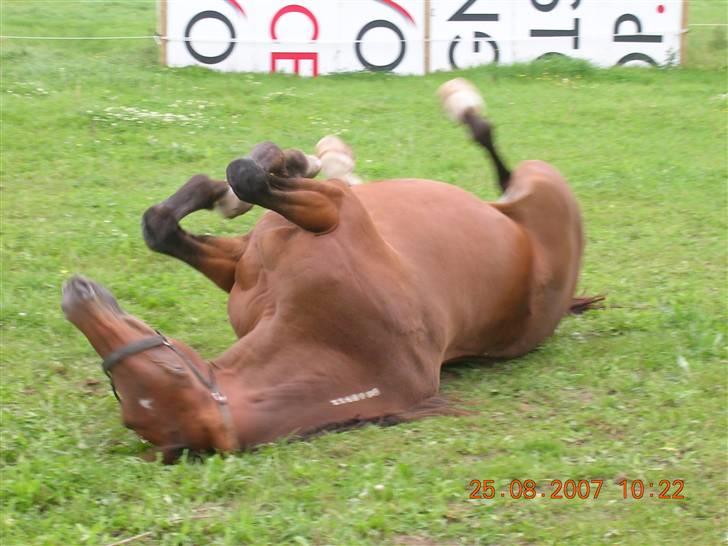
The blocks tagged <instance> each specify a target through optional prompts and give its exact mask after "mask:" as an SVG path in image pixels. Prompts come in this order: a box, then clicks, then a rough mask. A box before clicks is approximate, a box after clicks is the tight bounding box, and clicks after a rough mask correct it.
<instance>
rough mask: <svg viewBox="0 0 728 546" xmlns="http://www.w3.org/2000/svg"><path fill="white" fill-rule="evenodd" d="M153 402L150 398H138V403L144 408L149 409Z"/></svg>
mask: <svg viewBox="0 0 728 546" xmlns="http://www.w3.org/2000/svg"><path fill="white" fill-rule="evenodd" d="M153 404H154V400H152V399H151V398H140V399H139V405H140V406H141V407H143V408H144V409H145V410H151V409H152V405H153Z"/></svg>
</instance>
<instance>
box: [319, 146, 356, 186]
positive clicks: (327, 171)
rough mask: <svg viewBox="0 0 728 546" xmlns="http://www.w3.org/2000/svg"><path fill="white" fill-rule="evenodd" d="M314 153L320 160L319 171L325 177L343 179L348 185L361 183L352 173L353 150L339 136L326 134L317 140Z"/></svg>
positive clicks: (353, 162)
mask: <svg viewBox="0 0 728 546" xmlns="http://www.w3.org/2000/svg"><path fill="white" fill-rule="evenodd" d="M316 155H317V156H318V158H319V159H320V162H321V173H322V174H323V175H324V176H325V177H326V178H336V179H338V180H343V181H344V182H346V183H347V184H349V185H355V184H361V179H360V178H359V177H358V176H356V175H355V174H354V166H355V165H356V162H355V161H354V152H353V151H352V149H351V146H349V145H348V144H347V143H346V142H344V141H343V140H341V139H340V138H339V137H337V136H335V135H327V136H325V137H324V138H322V139H321V140H319V141H318V143H317V144H316Z"/></svg>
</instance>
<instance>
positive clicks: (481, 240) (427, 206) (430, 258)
mask: <svg viewBox="0 0 728 546" xmlns="http://www.w3.org/2000/svg"><path fill="white" fill-rule="evenodd" d="M379 184H381V185H383V186H384V185H385V184H386V185H389V184H388V183H379ZM376 186H377V184H372V185H371V186H370V187H372V188H375V187H376ZM397 186H398V188H397V190H398V192H397V193H399V194H400V195H396V196H392V195H391V193H392V191H391V189H392V188H389V190H390V191H388V192H387V193H388V194H389V198H388V199H376V198H375V197H374V196H370V195H365V196H363V198H362V196H361V195H360V199H362V202H364V203H365V206H366V208H367V209H368V210H369V212H370V214H371V216H372V218H373V220H374V222H375V224H376V225H377V228H378V230H379V232H380V233H381V235H382V237H383V238H384V239H385V240H386V241H387V242H388V243H389V244H390V245H391V246H392V247H393V248H394V249H395V250H396V251H397V252H398V253H399V254H400V255H401V256H402V257H403V258H404V260H405V261H406V262H407V263H408V264H409V267H410V269H411V271H412V277H413V278H414V279H415V284H416V289H417V292H418V293H419V294H420V298H421V300H422V301H423V303H424V306H423V307H424V308H425V309H426V312H427V313H429V315H430V318H429V320H431V321H436V322H439V323H440V329H441V330H443V331H444V336H443V339H444V340H445V346H444V347H443V360H449V359H452V358H457V357H460V356H466V355H482V354H486V353H487V354H491V355H494V356H496V355H498V354H499V352H500V351H502V350H504V349H506V348H507V347H508V346H509V345H511V344H512V343H513V342H514V340H516V339H517V338H518V336H519V335H521V334H522V328H523V324H524V322H525V320H526V317H527V315H528V296H529V278H530V271H531V249H530V244H529V241H528V238H527V236H526V234H525V232H524V231H523V230H522V229H521V228H520V226H518V225H517V224H516V223H515V222H513V221H512V220H511V219H510V218H508V217H506V216H505V215H503V214H502V213H500V212H499V211H497V210H495V209H494V208H493V207H491V206H490V205H489V204H487V203H486V202H484V201H481V200H480V199H478V198H477V197H475V196H473V195H471V194H469V193H467V192H465V191H463V190H460V189H459V188H456V187H454V186H450V185H447V184H441V183H436V182H428V181H421V180H416V181H401V182H399V183H398V184H397ZM372 193H374V192H372ZM405 204H406V205H405Z"/></svg>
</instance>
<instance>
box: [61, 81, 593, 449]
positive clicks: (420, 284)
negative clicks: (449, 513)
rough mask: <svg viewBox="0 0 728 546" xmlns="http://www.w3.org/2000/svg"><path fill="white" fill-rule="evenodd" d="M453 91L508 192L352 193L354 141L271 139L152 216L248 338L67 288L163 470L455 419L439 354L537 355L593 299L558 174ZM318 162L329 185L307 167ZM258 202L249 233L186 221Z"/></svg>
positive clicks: (149, 227)
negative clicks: (519, 157) (527, 155)
mask: <svg viewBox="0 0 728 546" xmlns="http://www.w3.org/2000/svg"><path fill="white" fill-rule="evenodd" d="M439 95H440V98H441V101H442V104H443V107H444V109H445V111H446V112H447V113H448V114H449V115H450V116H451V117H452V118H453V119H455V120H457V121H459V122H461V123H463V124H464V125H465V126H466V127H467V128H468V129H469V130H470V133H471V135H472V137H473V139H474V140H475V141H476V142H478V143H479V144H481V145H482V146H483V147H484V148H485V150H486V151H487V152H488V154H489V156H490V158H491V159H492V161H493V163H494V165H495V168H496V172H497V177H498V183H499V185H500V188H501V189H502V191H503V195H502V196H501V198H500V199H499V200H498V201H497V202H495V203H487V202H484V201H482V200H480V199H478V198H477V197H475V196H473V195H472V194H470V193H468V192H466V191H464V190H462V189H460V188H458V187H456V186H452V185H449V184H445V183H442V182H434V181H429V180H416V179H406V178H405V179H395V180H384V181H380V182H376V183H370V184H364V185H357V184H356V182H358V179H357V178H356V176H355V175H354V174H353V166H354V161H353V154H352V153H351V149H350V148H349V147H348V146H347V145H346V144H344V143H343V142H342V141H341V140H339V139H337V138H336V137H326V138H325V139H323V140H322V141H321V142H320V143H319V145H318V146H317V157H312V156H307V155H305V154H303V153H302V152H300V151H298V150H281V149H280V148H279V147H278V146H276V145H275V144H273V143H271V142H264V143H262V144H258V145H257V146H256V147H255V148H254V149H253V151H252V152H251V153H250V155H248V156H246V157H244V158H242V159H236V160H234V161H233V162H232V163H230V164H229V165H228V167H227V182H223V181H217V180H211V179H210V178H208V177H207V176H204V175H196V176H193V177H192V178H191V179H190V180H189V181H188V182H187V183H186V184H184V185H183V186H182V187H181V188H180V189H179V190H178V191H177V192H176V193H175V194H174V195H172V196H171V197H169V198H168V199H166V200H164V201H163V202H161V203H159V204H158V205H155V206H153V207H151V208H150V209H149V210H147V211H146V213H145V214H144V218H143V232H144V239H145V241H146V243H147V245H148V246H149V247H150V248H151V249H152V250H155V251H157V252H162V253H164V254H168V255H170V256H174V257H175V258H178V259H180V260H182V261H183V262H185V263H187V264H189V265H191V266H192V267H194V268H195V269H197V270H198V271H200V272H201V273H202V274H203V275H205V276H206V277H208V278H209V279H210V280H211V281H212V282H213V283H215V284H216V285H217V286H218V287H220V288H221V289H223V290H225V291H226V292H228V293H229V295H230V296H229V300H228V316H229V319H230V323H231V325H232V327H233V329H234V331H235V333H236V335H237V338H238V339H237V341H236V342H235V343H234V344H233V345H232V346H231V347H230V348H229V349H228V350H227V351H225V352H224V353H223V354H221V355H220V356H218V357H217V358H215V359H214V360H211V361H206V360H205V359H203V358H202V357H201V356H200V355H199V354H197V352H195V351H194V350H193V349H192V348H190V347H189V346H187V345H185V344H184V343H183V342H181V341H179V340H176V339H168V338H166V337H164V336H163V335H161V334H159V333H158V332H156V331H155V330H154V328H152V327H151V326H149V325H147V324H146V323H145V322H143V321H142V320H140V319H138V318H136V317H133V316H131V315H129V314H126V313H125V312H124V311H123V310H122V309H121V307H120V306H119V304H118V303H117V302H116V300H115V299H114V297H113V296H112V295H111V293H110V292H109V291H108V290H107V289H105V288H104V287H102V286H100V285H99V284H97V283H95V282H93V281H90V280H88V279H85V278H83V277H80V276H75V277H73V278H71V279H69V280H68V281H67V282H66V284H65V285H64V287H63V302H62V307H63V311H64V312H65V315H66V317H67V318H68V320H69V321H71V322H72V323H73V324H74V325H75V326H76V327H77V328H78V329H79V330H81V332H82V333H83V334H84V335H85V336H86V338H87V339H88V341H89V342H90V343H91V345H92V346H93V348H94V349H95V350H96V352H97V353H98V354H99V355H100V356H101V358H102V359H103V369H104V371H105V372H106V373H107V374H108V375H109V376H110V378H111V380H112V386H113V389H114V393H115V394H117V397H118V398H119V401H120V404H121V413H122V418H123V422H124V424H125V425H126V426H127V427H129V428H131V429H133V430H135V431H136V432H137V433H138V434H139V435H140V436H141V437H143V438H144V439H146V440H147V441H149V442H150V443H152V444H154V445H155V446H157V447H158V448H159V449H160V450H161V451H162V454H163V460H164V461H165V462H173V461H174V460H176V459H177V457H179V455H180V454H181V453H182V451H183V450H184V449H189V450H191V451H195V452H207V451H220V452H230V451H235V450H240V449H249V448H252V447H254V446H256V445H259V444H261V443H265V442H270V441H273V440H276V439H278V438H282V437H286V436H289V437H290V436H301V435H306V434H310V433H312V432H313V431H317V430H322V429H325V428H327V427H336V426H339V425H346V424H347V423H349V424H350V423H358V422H368V421H375V422H397V421H402V420H410V419H415V418H418V417H423V416H427V415H441V414H446V413H448V412H451V411H452V409H451V408H450V407H449V406H448V405H447V404H446V403H445V402H444V401H443V400H442V399H441V398H439V397H438V390H439V384H440V368H441V366H442V365H443V364H447V363H448V362H452V361H455V360H458V359H463V358H469V357H483V356H488V357H498V358H512V357H517V356H519V355H523V354H524V353H527V352H528V351H530V350H531V349H533V348H534V347H536V346H537V345H538V344H539V343H541V342H542V341H544V339H546V338H547V337H548V336H549V335H551V334H552V333H553V331H554V330H555V328H556V326H557V325H558V323H559V321H560V320H561V318H562V317H563V316H564V315H566V314H567V313H568V312H569V311H570V310H574V311H580V310H583V309H585V308H588V307H589V306H590V305H592V304H593V303H594V302H595V301H596V298H574V292H575V289H576V284H577V278H578V275H579V269H580V263H581V257H582V252H583V248H584V237H583V230H582V222H581V216H580V212H579V206H578V205H577V202H576V200H575V198H574V196H573V194H572V193H571V191H570V190H569V187H568V186H567V183H566V181H565V180H564V179H563V177H562V176H561V175H560V174H559V173H558V171H557V170H556V169H554V168H553V167H552V166H550V165H548V164H546V163H544V162H541V161H525V162H523V163H521V164H520V165H519V166H518V168H517V169H516V170H515V171H513V172H511V171H509V170H508V168H507V167H506V166H505V165H504V163H503V161H502V160H501V158H500V156H499V154H498V152H497V150H496V148H495V146H494V144H493V139H492V131H491V125H490V123H489V122H488V121H487V119H486V118H485V117H484V116H483V115H482V114H481V110H482V99H481V98H480V95H479V94H478V93H477V91H476V90H475V88H474V87H473V86H472V85H471V84H470V83H469V82H467V81H465V80H462V79H456V80H451V81H450V82H447V83H446V84H444V85H443V86H442V87H441V88H440V90H439ZM319 169H320V170H321V171H322V172H323V174H324V176H325V178H327V179H326V180H325V181H317V180H313V179H312V177H313V176H316V174H317V172H318V171H319ZM253 205H259V206H262V207H265V208H267V209H269V212H268V213H266V214H265V215H263V216H262V217H261V219H260V220H259V221H258V223H257V224H256V226H255V227H254V228H253V229H252V230H251V231H250V232H249V233H247V234H245V235H241V236H238V237H212V236H199V235H193V234H191V233H188V232H186V231H185V230H183V229H182V228H181V227H180V225H179V222H180V220H182V218H184V217H185V216H187V215H188V214H190V213H192V212H195V211H197V210H200V209H212V208H218V209H219V210H220V211H221V212H222V213H223V214H224V215H225V216H227V217H234V216H237V215H240V214H244V213H245V212H247V211H248V210H249V209H250V208H251V207H252V206H253ZM434 217H437V221H436V222H435V221H433V218H434Z"/></svg>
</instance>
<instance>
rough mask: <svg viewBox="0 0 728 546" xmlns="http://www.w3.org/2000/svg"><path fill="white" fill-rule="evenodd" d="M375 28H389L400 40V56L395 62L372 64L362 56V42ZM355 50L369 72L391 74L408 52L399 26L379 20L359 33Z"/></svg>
mask: <svg viewBox="0 0 728 546" xmlns="http://www.w3.org/2000/svg"><path fill="white" fill-rule="evenodd" d="M374 28H388V29H389V30H391V31H393V32H394V33H395V34H396V35H397V37H398V38H399V43H400V50H399V55H398V56H397V58H396V59H395V60H394V61H393V62H391V63H389V64H373V63H370V62H369V61H367V60H366V59H365V58H364V55H362V53H361V42H362V40H363V39H364V35H365V34H366V33H367V32H369V31H370V30H372V29H374ZM354 49H355V51H356V58H357V59H359V62H360V63H361V64H362V65H364V67H365V68H367V69H368V70H372V71H374V72H389V71H391V70H394V69H395V68H397V66H399V63H401V62H402V59H404V54H405V53H406V52H407V42H406V41H405V39H404V34H402V31H401V30H399V27H398V26H397V25H395V24H394V23H392V22H391V21H386V20H384V19H377V20H376V21H369V22H368V23H367V24H366V25H364V26H363V27H362V29H361V30H360V31H359V34H357V36H356V42H355V43H354Z"/></svg>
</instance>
